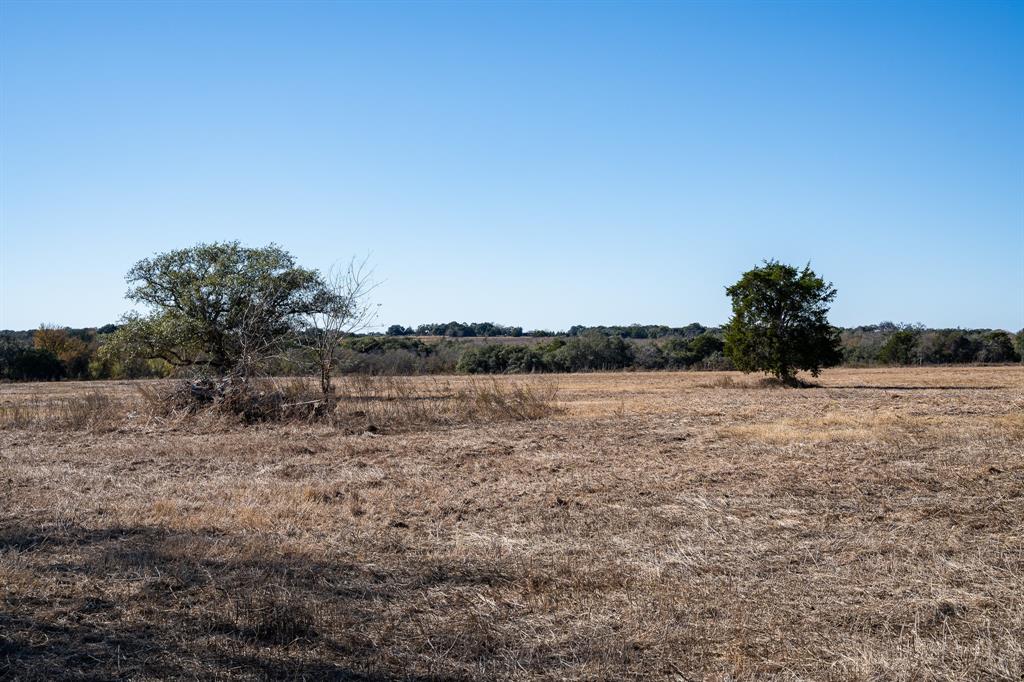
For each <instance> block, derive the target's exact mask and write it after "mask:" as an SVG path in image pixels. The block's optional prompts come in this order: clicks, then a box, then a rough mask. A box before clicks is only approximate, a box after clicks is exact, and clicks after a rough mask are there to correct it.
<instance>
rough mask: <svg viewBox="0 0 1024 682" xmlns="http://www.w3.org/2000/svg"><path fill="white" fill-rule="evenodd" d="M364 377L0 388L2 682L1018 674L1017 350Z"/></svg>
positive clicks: (1023, 579) (1023, 661)
mask: <svg viewBox="0 0 1024 682" xmlns="http://www.w3.org/2000/svg"><path fill="white" fill-rule="evenodd" d="M383 381H385V380H379V381H369V380H363V381H361V383H360V384H359V385H358V386H354V387H352V393H351V394H352V395H355V394H356V393H358V394H359V396H360V397H359V399H358V400H359V405H360V407H359V409H354V410H352V419H351V420H350V422H349V423H348V425H347V426H345V427H344V428H341V427H339V426H337V425H333V426H328V425H323V424H315V423H314V424H310V423H302V422H292V423H285V424H262V425H254V426H240V425H232V424H230V423H225V422H218V421H204V420H202V419H194V418H188V417H177V418H169V417H154V416H151V415H149V414H148V413H147V407H146V401H147V398H146V397H145V396H144V395H143V394H142V393H141V392H140V390H139V387H140V386H146V385H148V384H145V383H143V382H139V383H133V382H92V383H71V382H69V383H52V384H22V385H4V386H0V678H11V679H55V678H90V679H99V678H115V677H116V678H131V679H166V678H190V679H264V678H274V679H279V678H290V679H303V678H305V679H321V678H331V679H353V680H374V679H420V680H427V679H438V680H440V679H470V678H472V679H521V678H523V677H525V676H533V677H535V678H538V679H552V680H556V679H558V680H561V679H609V680H612V679H672V680H692V679H704V678H710V679H722V678H729V679H754V678H757V679H762V678H766V677H774V678H780V679H797V678H799V679H854V680H881V679H886V680H888V679H905V680H920V679H965V680H966V679H994V680H1018V679H1021V677H1022V675H1024V368H1021V367H970V368H948V367H944V368H931V369H880V370H853V369H837V370H832V371H827V372H826V373H825V374H824V375H823V376H822V377H821V378H820V379H819V380H818V383H819V384H820V386H819V387H817V388H809V389H800V390H797V389H780V388H776V387H772V386H769V385H764V384H762V383H761V382H760V381H759V380H758V379H757V378H755V377H750V376H744V375H740V374H735V373H712V372H692V373H652V374H644V373H610V374H578V375H557V376H553V375H545V376H524V377H500V378H497V379H493V380H492V379H486V380H483V381H487V382H490V381H496V382H503V383H505V384H508V385H513V384H515V385H519V386H526V387H530V388H531V390H534V391H535V392H536V394H537V395H541V396H542V397H543V400H545V401H548V402H550V403H552V406H553V407H556V408H557V409H556V410H552V411H551V413H550V414H548V415H547V416H543V417H542V418H536V419H524V420H517V419H515V418H509V419H503V418H499V417H500V415H497V413H493V414H492V413H485V412H480V411H472V412H466V411H458V410H449V409H448V408H445V409H444V410H441V409H438V410H434V411H431V409H424V408H422V407H417V408H415V409H413V408H412V407H409V408H408V410H410V412H403V410H405V409H406V408H405V407H403V405H405V403H403V401H406V402H407V403H408V404H409V405H411V404H412V403H416V404H417V405H419V404H423V405H431V404H434V403H435V402H437V401H443V400H446V399H448V398H446V397H445V396H450V395H452V394H453V392H458V391H459V390H460V387H464V386H466V385H468V384H467V382H472V381H474V380H473V379H469V378H465V377H445V378H442V379H437V378H431V377H423V378H411V379H401V380H394V379H389V380H386V381H388V382H395V381H401V382H406V383H407V384H408V385H409V386H412V387H414V390H410V391H407V392H399V393H398V394H395V393H394V390H393V389H394V385H393V384H391V385H390V387H388V388H387V390H388V391H391V392H390V393H388V395H387V396H386V400H383V399H381V400H376V401H375V400H374V391H380V390H383V389H382V388H381V386H382V385H383V384H380V382H383ZM475 381H478V382H479V381H481V380H479V379H477V380H475ZM556 389H557V392H555V390H556ZM378 397H379V396H378ZM377 403H381V404H384V403H386V404H387V405H388V407H387V409H382V408H381V409H378V408H374V407H372V405H374V404H377ZM341 409H344V406H343V407H342V408H341ZM374 410H377V411H374ZM446 410H447V411H446ZM96 412H101V413H102V415H101V416H96V415H95V414H94V413H96ZM410 414H411V415H412V417H409V415H410ZM403 415H404V416H405V417H407V418H401V417H403ZM533 416H536V415H533ZM360 419H362V420H364V421H366V422H368V423H366V424H365V425H364V426H367V427H372V428H359V424H360V421H359V420H360ZM369 422H372V423H369Z"/></svg>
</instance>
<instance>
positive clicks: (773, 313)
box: [724, 261, 843, 383]
mask: <svg viewBox="0 0 1024 682" xmlns="http://www.w3.org/2000/svg"><path fill="white" fill-rule="evenodd" d="M726 293H728V294H729V296H730V297H731V298H732V318H731V319H730V320H729V323H728V325H727V326H726V328H725V346H724V348H725V353H726V355H728V356H729V358H730V359H731V360H732V362H733V363H734V364H735V366H736V368H737V369H739V370H742V371H744V372H756V371H761V372H766V373H770V374H773V375H775V376H776V377H778V378H779V379H781V380H782V381H783V382H785V383H793V382H794V381H795V378H794V375H795V372H796V371H797V370H804V371H808V372H810V373H811V376H818V374H819V373H820V371H821V369H822V368H824V367H833V366H835V365H838V364H839V363H840V362H841V361H842V359H843V356H842V349H841V345H840V337H839V330H838V329H836V328H835V327H833V326H832V325H831V324H829V322H828V311H829V305H830V304H831V303H832V301H833V300H834V299H835V297H836V289H835V287H833V286H832V285H831V284H830V283H827V282H825V280H823V279H821V278H820V277H818V276H817V275H816V274H815V273H814V272H813V271H812V270H811V269H810V266H805V267H804V268H803V269H802V270H800V269H797V268H795V267H793V266H791V265H785V264H783V263H779V262H778V261H765V263H764V265H763V266H761V267H756V268H754V269H752V270H749V271H747V272H745V273H743V276H742V277H741V278H740V280H739V281H738V282H736V284H734V285H732V286H731V287H727V288H726Z"/></svg>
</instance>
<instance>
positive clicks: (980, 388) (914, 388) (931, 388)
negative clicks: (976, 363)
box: [822, 384, 1011, 391]
mask: <svg viewBox="0 0 1024 682" xmlns="http://www.w3.org/2000/svg"><path fill="white" fill-rule="evenodd" d="M822 388H841V389H847V390H861V391H868V390H870V391H999V390H1005V389H1008V388H1011V387H1010V386H879V385H877V384H851V385H846V386H824V387H822Z"/></svg>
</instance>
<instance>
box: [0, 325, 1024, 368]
mask: <svg viewBox="0 0 1024 682" xmlns="http://www.w3.org/2000/svg"><path fill="white" fill-rule="evenodd" d="M118 328H119V326H118V325H116V324H106V325H103V326H101V327H95V328H84V329H73V328H69V327H59V326H56V325H42V326H40V328H39V329H35V330H22V331H11V330H4V331H0V379H4V380H10V381H49V380H58V379H133V378H155V377H166V376H171V375H173V374H174V373H175V368H174V367H173V366H171V365H170V364H168V363H167V362H164V361H162V360H153V359H148V360H145V359H138V358H135V359H131V360H124V359H119V358H117V357H114V356H112V355H110V354H105V353H102V352H100V351H101V349H102V348H103V347H104V346H105V345H106V343H107V341H108V340H109V339H110V337H111V335H112V334H113V333H114V332H116V331H117V329H118ZM722 336H723V332H722V328H720V327H708V326H704V325H702V324H699V323H692V324H689V325H686V326H683V327H672V326H667V325H641V324H630V325H614V326H586V325H574V326H572V327H570V328H569V329H567V330H564V331H547V330H527V331H524V330H523V328H522V327H514V326H506V325H501V324H495V323H493V322H472V323H466V322H445V323H431V324H421V325H418V326H416V327H404V326H401V325H392V326H390V327H388V328H387V329H386V331H384V332H368V333H355V334H351V335H348V336H346V337H345V338H343V339H342V340H341V341H340V346H341V348H340V352H339V361H338V364H337V370H338V372H340V373H342V374H344V373H360V374H385V375H387V374H390V375H402V374H445V373H456V372H457V373H466V374H488V373H489V374H516V373H532V372H581V371H601V370H624V369H625V370H629V369H633V370H684V369H685V370H716V369H719V370H721V369H732V368H733V367H732V363H731V362H730V360H729V359H728V358H727V357H726V356H725V354H724V353H723V340H722ZM841 339H842V351H843V364H844V365H848V366H873V365H937V364H964V363H1010V362H1021V361H1022V357H1024V330H1020V331H1018V332H1016V333H1011V332H1007V331H1005V330H999V329H929V328H925V327H923V326H921V325H911V324H896V323H893V322H882V323H879V324H872V325H864V326H859V327H851V328H841ZM304 355H305V354H304V352H303V349H301V348H293V349H290V350H289V351H288V352H286V353H283V354H282V355H281V356H280V357H277V358H275V359H274V361H273V366H272V367H271V368H270V371H271V372H273V373H277V374H282V375H285V374H309V373H310V372H311V371H312V369H313V360H312V359H311V358H309V357H304Z"/></svg>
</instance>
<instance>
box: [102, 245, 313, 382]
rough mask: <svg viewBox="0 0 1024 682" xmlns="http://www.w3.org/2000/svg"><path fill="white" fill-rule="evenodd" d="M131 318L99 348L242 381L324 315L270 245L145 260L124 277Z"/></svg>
mask: <svg viewBox="0 0 1024 682" xmlns="http://www.w3.org/2000/svg"><path fill="white" fill-rule="evenodd" d="M127 280H128V283H129V285H130V287H131V288H130V289H129V290H128V294H127V297H128V298H129V299H130V300H132V301H135V302H137V303H140V304H142V305H143V306H145V307H146V308H148V312H146V313H145V314H138V313H131V314H129V315H127V316H126V317H125V319H124V323H123V325H122V326H121V327H119V328H118V330H117V331H116V332H115V333H114V334H113V335H112V337H111V339H110V341H109V342H108V343H107V344H106V346H105V347H104V350H105V351H106V352H107V353H109V354H116V355H118V356H120V357H122V358H125V357H128V358H145V359H157V358H158V359H161V360H165V361H166V362H168V363H170V364H171V365H173V366H175V367H189V366H201V367H206V368H209V369H210V370H211V371H212V372H213V373H216V374H218V375H224V374H228V373H238V374H248V373H250V372H251V371H252V370H253V369H254V368H255V366H256V365H257V364H258V363H259V362H260V361H261V360H262V359H265V358H266V357H267V356H269V355H272V354H273V353H274V352H275V351H276V350H279V349H280V347H281V346H282V342H283V340H284V339H286V338H287V337H288V336H289V335H290V334H291V333H292V332H293V331H296V330H297V329H298V328H300V327H301V326H302V324H303V323H302V320H303V318H304V316H306V315H309V314H311V313H313V312H316V311H317V310H322V309H324V306H325V305H328V304H329V299H330V292H329V291H328V290H327V288H326V287H325V284H324V281H323V279H322V278H321V276H320V274H319V273H318V272H317V271H315V270H308V269H306V268H301V267H298V266H297V265H296V263H295V259H294V258H293V257H292V256H291V254H289V253H288V252H286V251H284V250H283V249H281V248H280V247H278V246H276V245H273V244H271V245H270V246H266V247H263V248H249V247H245V246H242V245H241V244H239V243H238V242H223V243H212V244H199V245H198V246H194V247H191V248H187V249H178V250H175V251H169V252H167V253H163V254H159V255H156V256H153V257H152V258H146V259H143V260H141V261H139V262H138V263H136V264H135V266H134V267H132V269H131V270H130V271H129V272H128V276H127Z"/></svg>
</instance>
